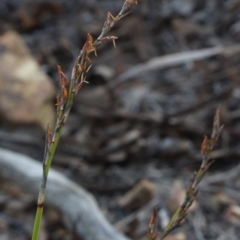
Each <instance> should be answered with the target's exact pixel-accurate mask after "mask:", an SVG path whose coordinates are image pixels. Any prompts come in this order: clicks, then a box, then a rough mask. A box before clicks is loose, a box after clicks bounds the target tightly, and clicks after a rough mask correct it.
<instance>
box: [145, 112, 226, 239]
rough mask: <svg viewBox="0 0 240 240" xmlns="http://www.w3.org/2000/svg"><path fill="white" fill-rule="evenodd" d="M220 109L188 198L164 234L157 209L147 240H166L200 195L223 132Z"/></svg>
mask: <svg viewBox="0 0 240 240" xmlns="http://www.w3.org/2000/svg"><path fill="white" fill-rule="evenodd" d="M219 112H220V109H219V107H218V108H217V111H216V114H215V117H214V120H213V129H212V135H211V137H210V139H209V138H208V137H207V136H204V139H203V142H202V147H201V154H202V164H201V166H200V168H199V169H198V171H197V172H195V173H194V174H193V176H192V179H191V181H190V184H189V186H188V188H187V190H186V196H185V199H184V200H183V202H182V204H181V205H180V206H179V207H178V208H177V210H176V211H175V213H174V215H173V216H172V218H171V220H170V221H169V223H168V225H167V226H166V227H165V229H164V230H163V232H162V233H160V232H158V231H157V227H156V226H157V210H156V209H155V210H154V212H153V214H152V217H151V219H150V221H149V224H148V231H147V239H148V240H162V239H164V238H165V237H166V236H167V235H168V234H169V233H170V232H171V231H173V230H174V229H176V228H177V227H179V226H180V225H181V223H182V222H183V220H184V219H185V217H186V215H187V212H188V209H189V208H190V206H191V205H192V203H193V201H194V200H195V198H196V196H197V193H198V185H199V183H200V182H201V181H202V179H203V177H204V175H205V173H206V172H207V170H208V169H209V167H210V166H211V164H212V163H213V161H211V160H210V154H211V152H212V150H213V148H214V147H215V145H216V143H217V141H218V138H219V135H220V133H221V132H222V129H223V126H221V125H220V113H219Z"/></svg>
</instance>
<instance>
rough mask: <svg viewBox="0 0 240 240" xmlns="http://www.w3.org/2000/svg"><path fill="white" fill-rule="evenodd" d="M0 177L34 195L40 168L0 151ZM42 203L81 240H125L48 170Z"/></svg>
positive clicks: (78, 191)
mask: <svg viewBox="0 0 240 240" xmlns="http://www.w3.org/2000/svg"><path fill="white" fill-rule="evenodd" d="M0 168H1V177H4V178H6V179H10V180H12V181H15V182H16V183H17V184H19V186H21V187H22V188H23V189H24V190H25V191H26V192H29V193H31V194H33V195H34V196H35V195H36V194H37V193H38V190H39V185H40V183H41V179H42V164H41V163H39V162H37V161H36V160H34V159H32V158H30V157H27V156H25V155H22V154H19V153H14V152H12V151H9V150H5V149H2V148H0ZM47 191H48V193H47V196H46V203H47V204H49V205H52V206H55V207H57V208H58V209H59V210H60V211H61V212H62V213H63V216H64V218H65V219H64V220H65V222H66V225H67V227H68V228H69V229H70V230H75V231H76V233H77V234H78V235H79V236H80V237H81V239H84V240H113V239H114V240H128V238H127V237H125V236H124V235H122V234H121V233H119V232H117V231H116V230H115V229H114V228H113V227H112V226H111V225H110V224H109V222H108V221H107V220H106V218H105V217H104V215H103V214H102V212H101V210H100V209H99V207H98V204H97V202H96V201H95V199H94V197H93V196H92V195H91V194H90V193H89V192H87V191H86V190H84V189H83V188H82V187H80V186H78V185H77V184H75V183H74V182H72V181H70V180H68V179H67V178H66V177H65V176H64V175H62V174H61V173H58V172H57V171H55V170H53V169H51V170H50V174H49V182H48V189H47Z"/></svg>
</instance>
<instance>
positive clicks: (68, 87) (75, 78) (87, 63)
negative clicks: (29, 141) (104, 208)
mask: <svg viewBox="0 0 240 240" xmlns="http://www.w3.org/2000/svg"><path fill="white" fill-rule="evenodd" d="M134 4H137V0H125V2H124V4H123V6H122V9H121V11H120V12H119V14H118V15H117V16H115V17H114V16H113V15H112V14H111V13H108V14H107V19H106V21H105V23H104V25H103V28H102V32H101V34H100V35H99V37H98V38H97V39H96V40H95V41H93V38H92V36H91V35H90V34H88V35H87V40H86V42H85V44H84V46H83V48H82V50H81V51H80V53H79V55H78V56H77V58H76V60H75V64H74V66H73V70H72V76H71V80H70V81H68V80H67V78H66V76H65V75H64V73H63V72H62V70H61V67H60V66H58V73H59V76H60V87H61V93H60V94H58V96H57V103H56V106H57V121H56V125H55V128H54V130H53V132H52V131H51V130H50V127H49V126H48V128H47V134H46V142H45V153H44V157H43V176H42V183H41V187H40V190H39V195H38V201H37V211H36V215H35V221H34V227H33V234H32V240H38V238H39V232H40V227H41V221H42V215H43V208H44V199H45V190H46V185H47V179H48V173H49V170H50V168H51V164H52V160H53V157H54V154H55V151H56V148H57V145H58V142H59V140H60V137H61V133H62V130H63V128H64V125H65V123H66V121H67V118H68V115H69V112H70V110H71V107H72V105H73V102H74V99H75V97H76V96H77V94H78V92H79V90H80V89H81V87H82V85H83V83H85V82H87V81H86V74H87V72H88V70H89V69H90V67H91V60H90V57H89V55H90V53H92V52H94V53H95V55H97V47H98V46H99V45H101V44H103V43H104V42H106V41H109V40H112V41H113V44H114V46H115V39H117V37H115V36H106V34H107V33H108V32H109V31H110V30H111V28H112V27H113V26H114V25H115V23H116V22H118V21H119V20H120V19H122V18H123V17H124V16H126V15H127V14H128V13H129V12H128V10H129V8H130V7H131V6H132V5H134Z"/></svg>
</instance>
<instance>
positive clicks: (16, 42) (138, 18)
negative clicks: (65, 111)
mask: <svg viewBox="0 0 240 240" xmlns="http://www.w3.org/2000/svg"><path fill="white" fill-rule="evenodd" d="M122 4H123V1H122V0H114V1H113V0H101V1H97V0H88V1H83V0H71V1H63V0H49V1H40V0H39V1H37V0H33V1H30V0H2V1H0V116H1V118H0V147H1V148H4V149H8V150H11V151H14V152H18V153H22V154H24V155H27V156H30V157H32V158H34V159H36V160H38V161H39V162H41V161H42V158H43V152H44V142H45V132H46V126H47V123H50V125H52V126H53V124H54V121H55V106H54V104H55V96H56V94H57V92H58V91H59V82H58V81H59V77H58V73H57V67H56V66H57V64H59V65H60V66H61V67H62V70H63V72H64V73H65V74H66V76H67V78H69V77H70V74H71V69H72V66H73V63H74V60H75V58H76V56H77V55H78V53H79V50H80V49H81V47H82V46H83V44H84V43H85V41H86V36H87V34H88V33H91V35H92V36H93V38H94V39H95V38H97V37H98V35H99V34H100V32H101V29H102V25H103V23H104V21H105V19H106V14H107V12H108V11H109V12H111V13H112V14H113V15H116V14H117V13H118V12H119V11H120V9H121V6H122ZM239 12H240V1H239V0H227V1H226V0H225V1H222V0H211V1H207V0H201V1H200V0H168V1H165V0H158V1H155V0H139V3H138V5H137V6H136V5H135V6H134V7H133V8H132V12H131V13H130V14H129V15H128V16H127V17H125V18H124V19H122V20H121V21H120V22H118V23H117V24H116V26H115V27H114V28H113V29H112V31H111V32H110V33H109V35H113V36H118V40H117V41H116V45H117V48H114V46H113V45H112V43H110V42H109V43H105V44H103V46H101V47H100V48H99V49H98V56H97V57H95V56H92V57H91V60H92V63H93V66H92V68H91V70H90V71H89V73H88V79H87V80H88V81H89V84H85V85H84V87H83V89H81V91H80V93H79V95H78V96H77V98H76V100H75V103H74V105H73V108H72V110H71V113H70V116H69V119H68V121H67V124H66V126H65V128H64V131H63V134H62V138H61V140H60V144H59V146H58V149H57V151H56V155H55V158H54V161H53V168H54V169H57V170H58V171H60V172H61V173H62V174H64V175H65V176H66V177H67V178H69V179H71V180H73V181H74V182H76V183H77V184H79V185H81V186H82V187H84V188H85V189H87V190H88V191H90V192H91V193H92V194H93V195H94V196H95V197H96V199H97V201H98V203H99V205H100V207H101V209H102V211H103V212H104V215H105V216H106V217H107V219H108V220H109V222H111V224H112V225H114V226H115V227H116V228H117V229H119V230H120V231H122V232H124V233H125V234H127V235H128V236H129V237H130V238H132V239H145V235H146V230H147V222H148V220H149V218H150V215H151V211H152V209H153V207H155V206H159V208H160V210H159V216H160V222H159V229H160V230H161V227H163V226H164V222H166V221H167V219H169V217H170V216H171V214H172V212H173V211H174V209H175V208H176V206H177V205H179V203H180V202H181V200H182V197H183V196H184V191H185V188H186V186H187V184H188V183H189V181H190V178H191V175H192V173H193V172H194V171H195V170H196V169H197V168H198V167H199V166H200V164H201V155H200V148H201V142H202V139H203V136H204V135H205V134H206V135H208V136H209V135H210V133H211V127H212V121H213V116H214V114H215V111H216V108H217V106H218V105H219V104H220V105H221V122H222V124H224V126H225V127H224V130H223V132H222V135H221V138H220V140H219V143H218V146H217V148H216V150H215V151H214V152H213V153H212V158H214V159H215V162H214V164H213V165H212V166H211V168H210V170H209V172H208V175H207V176H206V180H205V181H203V183H202V185H201V186H200V190H199V195H198V198H197V201H196V202H195V203H194V205H193V207H192V209H191V211H190V213H189V216H188V217H187V220H186V222H185V224H184V225H183V226H182V227H181V228H179V229H177V230H175V231H174V232H173V233H172V234H171V236H170V237H169V239H173V240H185V239H191V240H204V239H207V240H213V239H214V240H220V239H221V240H224V239H228V240H231V239H239V236H240V234H239V232H240V205H239V204H240V194H239V190H240V179H239V176H240V167H239V157H240V151H239V147H240V143H239V139H240V121H239V119H240V109H239V100H240V43H239V40H240V15H239ZM1 168H2V167H1ZM13 174H14V173H13ZM19 181H20V180H19ZM35 203H36V196H34V195H32V194H30V193H29V192H28V189H22V188H20V187H19V185H18V183H16V182H12V181H9V179H6V178H5V177H3V176H1V174H0V211H1V212H0V235H1V237H0V238H1V239H4V240H5V239H13V240H17V239H18V240H20V239H24V240H25V239H30V236H31V228H32V223H33V219H34V214H35ZM45 213H46V214H45V216H44V227H43V231H44V232H45V235H44V237H43V238H42V239H49V240H53V239H59V240H61V239H80V238H78V237H77V236H75V235H74V234H73V232H71V231H69V230H68V229H67V228H66V226H65V224H64V222H63V218H62V216H61V210H60V209H56V208H53V207H52V206H47V211H46V212H45Z"/></svg>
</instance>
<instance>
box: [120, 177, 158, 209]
mask: <svg viewBox="0 0 240 240" xmlns="http://www.w3.org/2000/svg"><path fill="white" fill-rule="evenodd" d="M154 190H155V188H154V186H153V184H152V183H151V182H150V181H148V180H145V179H144V180H142V181H140V182H139V183H138V184H137V185H136V186H134V187H133V188H132V189H131V190H130V191H128V192H127V193H126V194H125V195H124V196H123V197H121V198H120V199H119V200H118V204H119V206H120V207H123V208H128V209H132V210H136V209H138V208H140V207H142V206H144V205H145V204H147V203H148V202H149V201H150V200H151V199H152V198H153V196H154Z"/></svg>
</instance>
